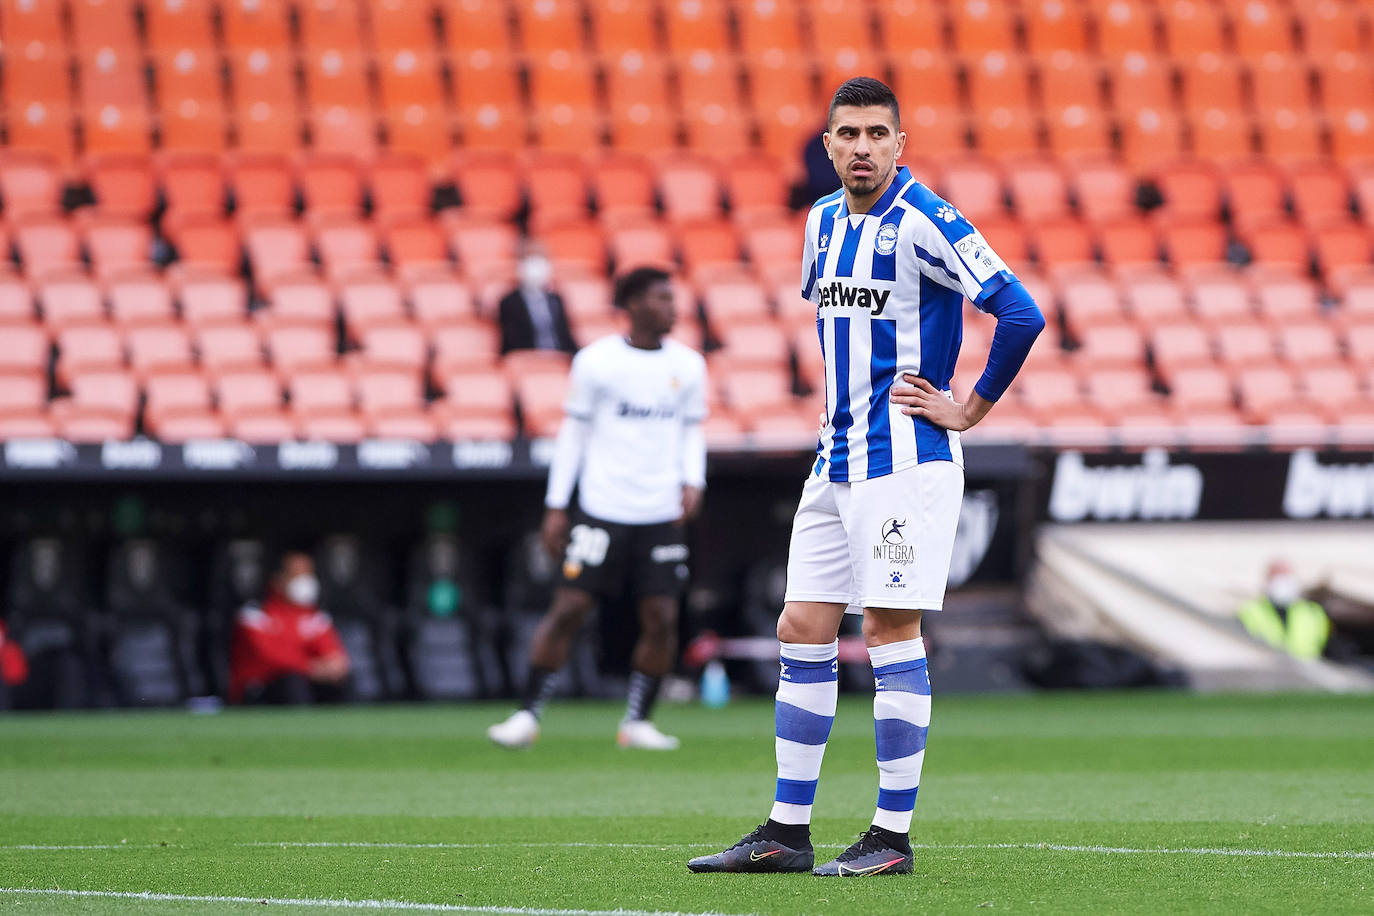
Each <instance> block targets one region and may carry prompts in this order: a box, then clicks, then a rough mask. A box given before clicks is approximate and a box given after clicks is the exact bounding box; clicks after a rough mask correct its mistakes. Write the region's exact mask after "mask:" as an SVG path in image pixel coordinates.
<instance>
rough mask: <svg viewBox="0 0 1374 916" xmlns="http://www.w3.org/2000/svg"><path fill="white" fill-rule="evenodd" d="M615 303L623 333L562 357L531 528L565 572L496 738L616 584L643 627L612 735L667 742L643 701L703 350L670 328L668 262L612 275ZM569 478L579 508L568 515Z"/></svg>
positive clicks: (679, 570) (522, 743) (697, 460)
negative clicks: (625, 317) (543, 481)
mask: <svg viewBox="0 0 1374 916" xmlns="http://www.w3.org/2000/svg"><path fill="white" fill-rule="evenodd" d="M615 304H616V306H617V307H618V308H622V309H624V310H625V311H626V312H627V313H628V314H629V317H630V333H629V336H628V337H620V336H613V337H605V338H602V339H601V340H598V341H597V342H596V343H593V344H591V345H590V346H587V347H585V348H584V349H583V350H582V351H581V352H579V353H578V354H577V356H576V357H574V358H573V365H572V390H571V392H570V393H569V395H568V402H567V417H566V419H565V420H564V421H563V426H562V428H561V429H560V430H559V433H558V440H557V442H556V444H555V450H554V458H553V463H552V465H551V466H550V468H549V484H548V491H547V495H546V496H545V499H544V505H545V507H546V511H545V514H544V524H543V528H542V530H541V535H542V539H543V542H544V546H545V548H546V549H547V550H548V551H549V552H550V554H551V555H553V556H554V557H555V558H557V557H559V556H560V555H561V556H562V559H563V570H562V576H563V580H562V584H561V585H560V586H559V587H558V589H557V590H556V591H555V592H554V597H553V606H552V607H550V608H549V612H548V614H547V615H546V616H545V617H544V619H543V621H542V622H541V623H540V624H539V628H538V630H536V631H535V634H534V642H533V645H531V647H530V671H529V678H528V682H527V683H526V685H525V690H524V695H523V700H522V706H521V708H520V709H519V710H518V711H517V712H515V713H514V714H513V715H511V717H510V718H508V719H506V720H505V721H504V722H501V723H499V724H497V725H493V726H492V727H491V728H489V729H487V736H488V737H489V738H491V740H492V741H495V742H496V743H497V744H501V745H504V746H506V747H528V746H529V745H531V744H533V743H534V742H535V740H536V739H537V738H538V737H539V717H540V714H541V713H542V711H543V706H544V703H545V702H546V701H547V699H548V697H549V695H550V694H551V693H552V687H553V677H554V675H555V674H556V673H557V671H558V669H559V668H561V667H562V666H563V663H564V662H565V661H566V660H567V657H568V651H569V648H570V647H571V644H572V640H573V638H574V637H575V636H576V635H577V632H578V630H579V629H580V628H581V627H582V624H583V623H584V622H585V621H586V619H587V615H588V614H589V613H590V612H591V609H592V607H593V606H594V604H595V602H596V599H597V597H599V596H605V595H619V594H623V593H626V592H627V591H628V592H631V593H633V594H634V595H635V596H636V597H637V599H638V602H639V623H640V635H639V642H638V643H637V644H636V646H635V649H634V655H633V657H632V659H631V664H632V667H633V671H632V672H631V675H630V696H629V702H628V705H627V707H626V710H625V718H624V719H623V720H622V721H621V723H620V727H619V729H618V731H617V734H616V740H617V741H618V742H619V744H620V746H621V747H633V748H644V749H649V750H673V749H675V748H676V747H677V746H678V740H677V739H676V738H674V737H671V736H669V735H664V734H663V733H662V732H660V731H659V730H658V729H657V728H656V727H655V726H654V724H653V723H652V722H650V721H649V713H650V711H651V710H652V708H653V704H654V700H655V698H656V697H657V695H658V688H659V682H660V680H661V679H662V677H663V676H664V675H665V674H667V673H668V672H669V671H670V670H671V669H672V666H673V662H674V660H675V659H676V657H677V611H678V599H679V598H680V597H681V594H682V590H683V588H684V586H685V585H686V583H687V576H688V567H687V561H688V550H687V544H686V540H685V537H684V534H685V531H684V528H683V522H684V521H685V520H687V519H690V518H692V517H693V516H695V515H696V514H697V511H698V509H699V508H700V506H701V497H702V493H703V491H704V489H705V486H706V440H705V438H704V436H703V434H702V431H701V421H702V420H703V419H705V416H706V361H705V360H704V359H702V357H701V354H699V353H697V352H696V351H695V350H692V349H691V348H690V347H686V346H683V345H682V344H680V343H678V342H677V341H675V340H671V339H669V338H668V336H667V334H668V332H669V331H671V330H672V327H673V320H674V317H675V315H674V311H673V290H672V286H671V283H670V280H669V276H668V274H666V273H664V272H663V271H661V270H657V269H655V268H651V267H642V268H639V269H637V270H633V271H631V272H630V273H628V274H626V275H625V276H623V277H621V278H620V279H619V280H618V281H617V283H616V291H615ZM574 485H576V486H577V491H578V509H577V510H576V511H575V512H573V513H572V514H571V517H570V515H569V512H568V504H569V501H570V500H571V499H572V492H573V487H574Z"/></svg>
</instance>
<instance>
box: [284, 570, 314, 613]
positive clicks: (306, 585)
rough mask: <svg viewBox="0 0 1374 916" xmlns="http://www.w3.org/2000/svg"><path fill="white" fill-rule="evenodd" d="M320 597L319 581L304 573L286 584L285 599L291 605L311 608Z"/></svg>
mask: <svg viewBox="0 0 1374 916" xmlns="http://www.w3.org/2000/svg"><path fill="white" fill-rule="evenodd" d="M319 597H320V580H319V579H316V578H315V577H314V576H312V575H310V574H309V573H306V574H305V575H300V576H296V577H295V578H293V579H291V580H290V581H289V582H287V583H286V598H287V600H288V601H290V602H291V603H292V604H300V605H306V606H313V605H314V604H315V602H316V601H317V600H319Z"/></svg>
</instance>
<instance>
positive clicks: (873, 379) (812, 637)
mask: <svg viewBox="0 0 1374 916" xmlns="http://www.w3.org/2000/svg"><path fill="white" fill-rule="evenodd" d="M905 143H906V134H905V133H903V132H902V131H901V121H900V116H899V111H898V106H897V99H896V97H895V96H894V95H893V94H892V90H891V89H889V88H888V87H887V86H886V85H884V84H883V83H881V82H879V81H878V80H875V79H871V78H868V77H860V78H857V79H852V80H849V81H848V82H846V83H845V84H844V85H842V86H840V88H839V89H838V90H836V92H835V95H834V97H833V98H832V100H831V104H830V116H829V122H828V125H827V131H826V134H825V144H826V150H827V152H828V154H829V155H830V158H831V160H832V161H833V162H834V164H835V171H836V173H837V174H838V175H839V177H840V182H841V184H842V188H841V189H840V190H839V191H837V192H835V193H834V194H832V195H830V196H828V197H823V198H821V199H820V200H818V201H817V202H816V203H815V205H814V206H812V208H811V212H810V214H809V216H808V217H807V221H806V241H805V254H804V256H803V263H802V295H804V296H805V297H806V298H808V299H810V300H811V301H812V302H814V303H816V330H817V334H818V336H819V341H820V346H821V349H822V351H823V352H824V354H825V394H826V416H825V421H824V424H825V425H824V427H823V429H822V432H821V440H820V444H819V446H818V448H817V457H816V461H815V465H814V467H813V469H812V473H811V475H810V477H809V478H808V479H807V481H806V484H805V485H804V487H803V489H802V496H801V502H800V504H799V505H798V507H797V514H796V517H795V519H794V521H793V527H792V542H791V546H790V552H789V558H788V568H787V593H786V596H785V599H784V606H783V611H782V616H781V617H780V618H779V620H778V639H779V641H780V642H781V644H782V645H781V650H782V658H781V673H780V676H779V680H778V693H777V705H776V717H775V728H776V748H777V761H778V781H777V792H776V795H775V796H774V798H775V800H774V804H773V810H772V812H771V813H770V815H769V818H768V820H767V821H766V822H765V823H764V824H762V825H760V826H759V827H758V828H757V829H756V830H754V831H753V832H751V833H749V834H748V835H746V836H745V837H744V838H743V839H741V840H740V841H739V842H738V843H736V844H735V845H734V846H731V847H730V848H729V849H726V850H724V851H722V852H720V853H716V854H714V855H709V856H701V857H699V858H696V859H693V860H692V861H691V862H689V863H688V867H689V868H691V869H692V870H693V871H812V870H813V865H814V854H813V851H812V846H811V833H810V823H811V805H812V802H813V801H814V799H815V794H816V785H817V782H818V779H819V776H820V768H821V758H822V756H823V755H824V753H825V745H826V741H827V739H828V737H829V734H830V726H831V723H832V722H833V720H834V715H835V702H836V696H837V671H838V661H837V653H838V643H837V635H838V632H839V626H840V622H841V620H842V619H843V616H844V614H845V613H846V611H854V612H861V613H862V614H863V615H864V620H863V633H864V639H865V641H866V643H867V644H868V647H869V649H868V652H869V657H870V660H871V662H872V664H873V671H874V686H875V697H874V701H873V715H874V732H875V736H876V741H877V758H878V804H877V810H876V812H875V813H874V816H873V821H872V824H871V826H870V827H869V828H868V830H866V831H865V832H864V833H863V834H862V835H860V837H859V840H858V841H857V842H856V843H854V844H853V845H852V846H850V847H849V848H848V849H847V850H845V851H844V852H843V853H841V854H840V855H839V856H838V857H837V858H836V859H835V860H834V861H832V862H828V863H825V864H823V865H820V866H819V867H815V868H814V873H815V874H818V875H839V876H863V875H875V874H901V873H908V872H910V871H911V870H912V854H911V845H910V840H909V838H908V832H909V830H910V825H911V815H912V811H913V809H914V807H915V803H916V792H917V789H918V788H919V785H920V776H921V764H922V762H923V760H924V757H925V746H926V730H927V727H928V726H929V724H930V681H929V679H928V677H927V676H926V657H925V644H924V642H923V641H922V639H921V614H922V613H923V612H926V611H938V610H940V608H941V607H942V606H943V603H944V592H945V584H946V581H947V580H948V578H949V563H950V556H951V553H952V551H953V548H954V532H955V528H956V526H957V524H958V521H959V506H960V502H961V501H962V499H963V488H964V474H963V451H962V448H961V447H960V443H959V433H960V431H962V430H965V429H968V428H969V427H971V426H973V425H974V424H975V423H977V422H978V421H979V420H981V419H982V418H983V417H984V416H985V415H986V414H987V412H988V411H989V410H990V409H991V408H992V406H993V404H994V403H995V402H996V401H997V399H998V398H999V397H1000V396H1001V395H1002V393H1003V392H1004V391H1005V390H1006V388H1007V386H1008V385H1009V384H1010V383H1011V380H1012V378H1013V377H1014V376H1015V375H1016V373H1017V371H1018V370H1019V369H1020V368H1021V365H1022V363H1023V362H1024V361H1025V358H1026V356H1027V354H1028V353H1029V352H1030V347H1031V345H1032V344H1033V343H1034V341H1035V338H1036V336H1037V335H1038V334H1039V333H1040V331H1041V330H1042V329H1043V328H1044V325H1045V320H1044V317H1043V316H1042V315H1041V313H1040V310H1039V309H1038V308H1037V307H1036V305H1035V303H1034V302H1033V301H1032V300H1031V298H1030V296H1029V295H1028V294H1027V293H1026V290H1025V288H1024V287H1023V286H1022V285H1021V283H1020V282H1019V281H1018V280H1017V279H1016V277H1015V276H1014V275H1013V274H1012V273H1011V271H1010V270H1008V268H1007V266H1006V264H1004V263H1003V262H1002V260H1001V258H999V257H998V256H997V254H996V253H995V252H994V251H993V250H992V248H991V247H990V246H989V245H988V243H987V241H986V240H985V239H984V238H983V237H982V235H980V234H979V233H978V230H977V229H975V228H974V227H973V226H972V225H971V224H970V223H969V222H968V220H966V219H965V218H964V216H963V214H961V213H960V212H959V211H958V210H957V209H956V208H955V207H954V206H953V205H951V204H949V203H947V202H945V201H944V200H941V199H940V198H939V197H938V196H937V195H936V194H935V193H933V192H932V191H931V190H930V189H929V188H927V187H925V186H924V185H922V184H921V183H920V182H919V181H916V180H915V179H914V178H913V177H912V175H911V173H910V172H909V171H907V169H905V168H900V167H898V166H897V159H898V158H899V157H900V156H901V154H902V149H903V147H904V146H905ZM965 297H967V298H968V299H970V300H972V301H973V303H974V304H975V305H976V306H977V307H978V308H979V309H981V310H982V311H984V312H988V313H991V314H992V315H994V316H996V318H997V328H996V331H995V333H994V335H993V340H992V345H991V350H990V352H989V354H988V362H987V369H986V370H985V371H984V373H983V375H982V377H981V378H980V379H979V380H978V383H977V384H976V385H975V386H974V392H973V394H972V395H970V397H969V399H968V400H967V401H966V402H964V403H962V404H960V403H957V402H956V401H955V400H954V398H953V396H952V395H951V393H950V390H949V387H950V379H951V377H952V376H953V374H954V364H955V361H956V360H957V358H958V356H959V344H960V341H961V339H962V317H963V301H964V299H965Z"/></svg>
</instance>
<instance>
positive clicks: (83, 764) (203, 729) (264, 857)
mask: <svg viewBox="0 0 1374 916" xmlns="http://www.w3.org/2000/svg"><path fill="white" fill-rule="evenodd" d="M507 709H508V707H507V706H506V705H504V704H502V705H493V704H479V705H470V706H424V707H418V706H414V707H407V706H402V707H389V708H369V709H362V708H346V709H323V710H321V709H317V710H301V711H295V710H264V711H237V710H234V711H229V712H226V713H224V714H222V715H218V716H192V715H189V714H186V713H181V712H158V713H112V714H80V715H13V716H8V717H0V888H3V889H0V914H4V913H11V912H13V913H16V914H28V913H102V914H103V913H150V914H162V913H169V914H170V913H177V914H180V913H231V912H234V913H237V912H264V911H271V912H299V913H308V912H340V913H342V912H351V911H353V910H354V909H362V908H367V909H371V910H376V911H380V912H404V911H417V912H424V911H426V910H425V909H424V908H421V907H417V906H415V905H416V904H434V905H439V906H436V907H435V909H436V910H440V911H443V910H445V909H446V910H447V911H451V912H472V913H511V914H530V913H538V912H550V911H558V912H562V913H571V914H587V913H602V912H606V911H614V910H620V909H623V910H626V911H631V912H634V913H657V912H674V913H691V914H697V913H708V912H710V913H725V914H745V913H761V914H762V913H767V914H802V913H807V914H827V916H830V914H836V916H844V914H870V913H884V914H885V913H917V912H936V913H955V912H969V913H971V912H975V911H979V912H981V911H983V909H989V908H990V909H992V910H994V911H1002V912H1039V913H1104V912H1105V913H1116V912H1135V913H1176V912H1204V911H1206V912H1225V913H1247V914H1248V913H1296V912H1313V913H1318V912H1320V913H1337V912H1361V911H1362V912H1374V699H1372V698H1367V697H1332V696H1316V695H1312V696H1244V697H1238V696H1211V697H1202V696H1192V695H1188V694H1183V693H1133V694H1110V695H1056V696H1035V697H952V696H941V695H940V694H939V693H938V685H937V693H936V696H935V714H934V721H933V724H932V729H931V739H930V746H929V751H928V757H927V760H926V765H925V772H924V775H923V779H922V788H921V794H920V799H919V801H918V802H917V808H916V820H915V823H914V825H913V832H912V839H913V841H914V842H915V843H916V844H918V846H919V848H918V850H917V855H916V874H915V875H913V876H911V877H906V878H904V877H883V878H874V879H869V880H854V879H828V880H827V879H820V878H813V877H811V876H809V875H787V876H754V875H692V874H690V873H688V871H687V869H686V867H685V865H684V863H685V861H686V859H687V858H688V857H689V856H691V855H696V854H698V853H700V852H703V851H710V850H711V849H712V848H714V847H717V846H720V845H724V844H727V843H730V842H733V841H734V840H735V839H736V838H737V837H738V836H739V835H740V834H742V833H744V832H746V831H748V830H749V829H751V828H752V827H753V826H754V825H755V824H757V823H758V822H759V820H760V819H761V818H763V817H764V816H766V813H767V811H768V807H769V804H770V801H771V797H772V780H773V749H772V744H773V741H772V714H771V704H770V703H768V702H766V701H764V700H746V701H742V702H736V703H734V704H732V705H731V706H729V707H728V708H726V709H724V710H718V711H711V710H706V709H701V708H698V707H683V706H664V707H662V709H661V711H660V715H659V717H658V719H659V722H660V723H661V725H662V726H663V728H664V729H665V730H666V731H669V732H672V733H676V734H678V735H680V736H681V737H682V741H683V748H682V750H681V751H678V752H676V753H669V754H650V753H644V752H631V751H621V750H619V749H617V748H616V747H615V746H614V740H613V736H614V730H615V723H616V719H617V717H618V716H619V712H620V707H619V705H617V704H607V703H586V704H571V703H563V704H555V705H554V706H552V707H551V708H550V710H549V714H548V715H547V716H546V720H547V721H546V725H545V730H544V735H543V737H542V739H541V740H540V743H539V745H538V746H537V747H536V748H535V749H534V750H531V751H527V752H509V751H504V750H501V749H499V748H495V747H492V746H489V745H488V744H487V742H486V740H485V738H484V736H483V729H484V728H485V726H486V725H488V724H489V723H491V722H493V721H496V720H497V719H498V718H500V717H502V716H503V715H504V714H505V713H506V711H507ZM876 785H877V776H876V770H875V767H874V763H873V726H872V716H871V706H870V703H869V702H868V701H867V700H865V699H864V698H861V697H853V698H849V697H846V698H845V699H843V700H842V702H841V707H840V710H839V715H838V718H837V720H836V724H835V732H834V736H833V737H832V739H831V742H830V747H829V750H828V751H827V754H826V760H825V768H824V770H823V772H822V776H821V786H820V794H819V797H818V799H817V806H816V823H815V825H814V834H813V835H814V838H815V840H816V841H817V844H818V850H817V852H818V856H820V855H825V854H827V853H830V854H833V853H834V852H835V851H836V850H837V849H838V848H840V847H842V846H844V845H846V844H848V843H849V842H850V841H851V840H852V839H853V837H854V835H855V834H857V833H858V832H859V831H860V830H862V829H863V828H864V827H865V826H867V824H868V818H869V817H870V816H871V814H872V809H873V802H874V798H875V793H876ZM76 847H87V848H76ZM91 847H98V848H91ZM23 889H42V890H43V891H44V892H43V893H27V892H24V891H23ZM52 889H63V890H66V891H78V892H93V891H96V892H112V893H114V894H123V895H129V894H135V893H141V892H153V893H154V894H164V895H170V896H169V897H168V898H166V899H164V898H158V897H143V898H138V897H132V896H95V895H90V894H86V893H82V894H81V895H74V896H67V895H58V894H54V893H49V892H48V891H50V890H52ZM234 898H237V899H234ZM262 901H267V903H265V904H264V903H263V902H262ZM344 901H351V902H352V903H351V905H350V907H349V908H345V907H343V906H339V905H338V904H340V903H341V902H344ZM403 904H404V905H403ZM431 911H432V910H431Z"/></svg>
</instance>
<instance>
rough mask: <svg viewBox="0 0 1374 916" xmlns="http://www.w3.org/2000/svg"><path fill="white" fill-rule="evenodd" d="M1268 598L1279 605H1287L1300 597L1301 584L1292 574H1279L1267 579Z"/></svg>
mask: <svg viewBox="0 0 1374 916" xmlns="http://www.w3.org/2000/svg"><path fill="white" fill-rule="evenodd" d="M1268 591H1269V600H1270V601H1272V602H1274V604H1276V605H1279V606H1280V607H1287V606H1288V605H1290V604H1292V603H1293V602H1294V601H1297V600H1298V599H1299V598H1300V597H1302V584H1301V583H1299V582H1298V577H1297V576H1293V575H1287V574H1285V575H1279V576H1275V577H1274V578H1272V579H1270V580H1269V589H1268Z"/></svg>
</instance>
